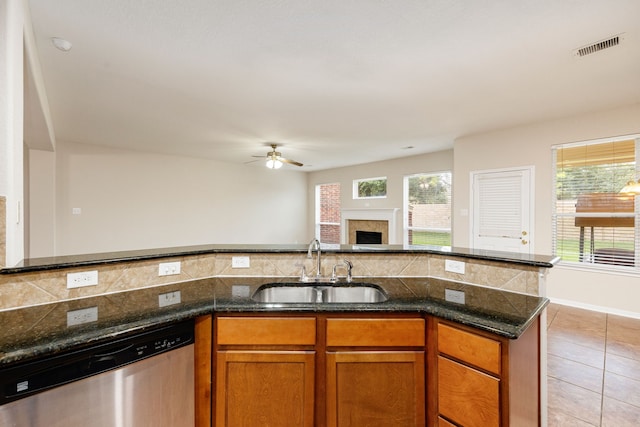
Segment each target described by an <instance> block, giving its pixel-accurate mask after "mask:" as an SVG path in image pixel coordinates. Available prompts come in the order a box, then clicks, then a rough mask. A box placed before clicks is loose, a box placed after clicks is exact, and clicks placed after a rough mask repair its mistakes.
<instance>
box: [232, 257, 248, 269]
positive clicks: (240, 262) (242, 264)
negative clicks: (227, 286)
mask: <svg viewBox="0 0 640 427" xmlns="http://www.w3.org/2000/svg"><path fill="white" fill-rule="evenodd" d="M250 266H251V261H250V259H249V257H248V256H234V257H231V268H249V267H250Z"/></svg>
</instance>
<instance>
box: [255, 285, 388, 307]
mask: <svg viewBox="0 0 640 427" xmlns="http://www.w3.org/2000/svg"><path fill="white" fill-rule="evenodd" d="M251 299H252V300H254V301H256V302H262V303H272V304H286V303H290V304H291V303H293V304H295V303H298V304H300V303H307V304H309V303H319V304H322V303H327V304H331V303H352V304H373V303H378V302H384V301H386V300H387V299H388V297H387V294H386V293H385V292H384V290H382V288H380V287H379V286H377V285H373V284H368V283H362V284H359V283H349V284H345V285H341V284H334V285H331V286H319V285H310V284H303V283H301V284H267V285H262V286H261V287H259V288H258V290H257V291H256V292H255V293H254V294H253V296H252V297H251Z"/></svg>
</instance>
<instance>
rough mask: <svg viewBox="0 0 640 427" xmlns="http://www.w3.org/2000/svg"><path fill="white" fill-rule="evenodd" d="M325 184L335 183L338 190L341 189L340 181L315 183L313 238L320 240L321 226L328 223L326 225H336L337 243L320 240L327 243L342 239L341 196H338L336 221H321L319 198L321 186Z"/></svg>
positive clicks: (320, 201) (320, 202)
mask: <svg viewBox="0 0 640 427" xmlns="http://www.w3.org/2000/svg"><path fill="white" fill-rule="evenodd" d="M327 185H337V186H338V189H339V191H342V189H341V187H342V186H341V184H340V182H325V183H321V184H316V186H315V221H314V222H315V224H314V235H315V238H316V239H318V241H320V242H322V239H321V237H322V235H321V231H322V226H323V225H328V226H337V227H338V242H337V243H333V242H322V243H327V244H338V245H339V244H340V243H341V242H340V241H341V239H342V206H341V205H342V204H341V201H342V200H341V197H339V198H338V202H339V205H338V211H339V219H338V222H337V223H336V222H330V221H322V199H321V195H322V187H323V186H327Z"/></svg>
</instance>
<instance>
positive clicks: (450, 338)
mask: <svg viewBox="0 0 640 427" xmlns="http://www.w3.org/2000/svg"><path fill="white" fill-rule="evenodd" d="M500 346H501V344H500V342H499V341H494V340H492V339H489V338H485V337H482V336H479V335H475V334H472V333H470V332H467V331H463V330H461V329H458V328H454V327H451V326H448V325H445V324H442V323H438V351H439V352H441V353H444V354H448V355H449V356H451V357H454V358H456V359H459V360H462V361H465V362H467V363H470V364H472V365H475V366H477V367H479V368H481V369H485V370H487V371H489V372H493V373H494V374H496V375H500V359H501V356H500Z"/></svg>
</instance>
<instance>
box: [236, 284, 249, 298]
mask: <svg viewBox="0 0 640 427" xmlns="http://www.w3.org/2000/svg"><path fill="white" fill-rule="evenodd" d="M250 295H251V288H250V287H249V286H247V285H233V286H231V296H232V297H244V298H248V297H249V296H250Z"/></svg>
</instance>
